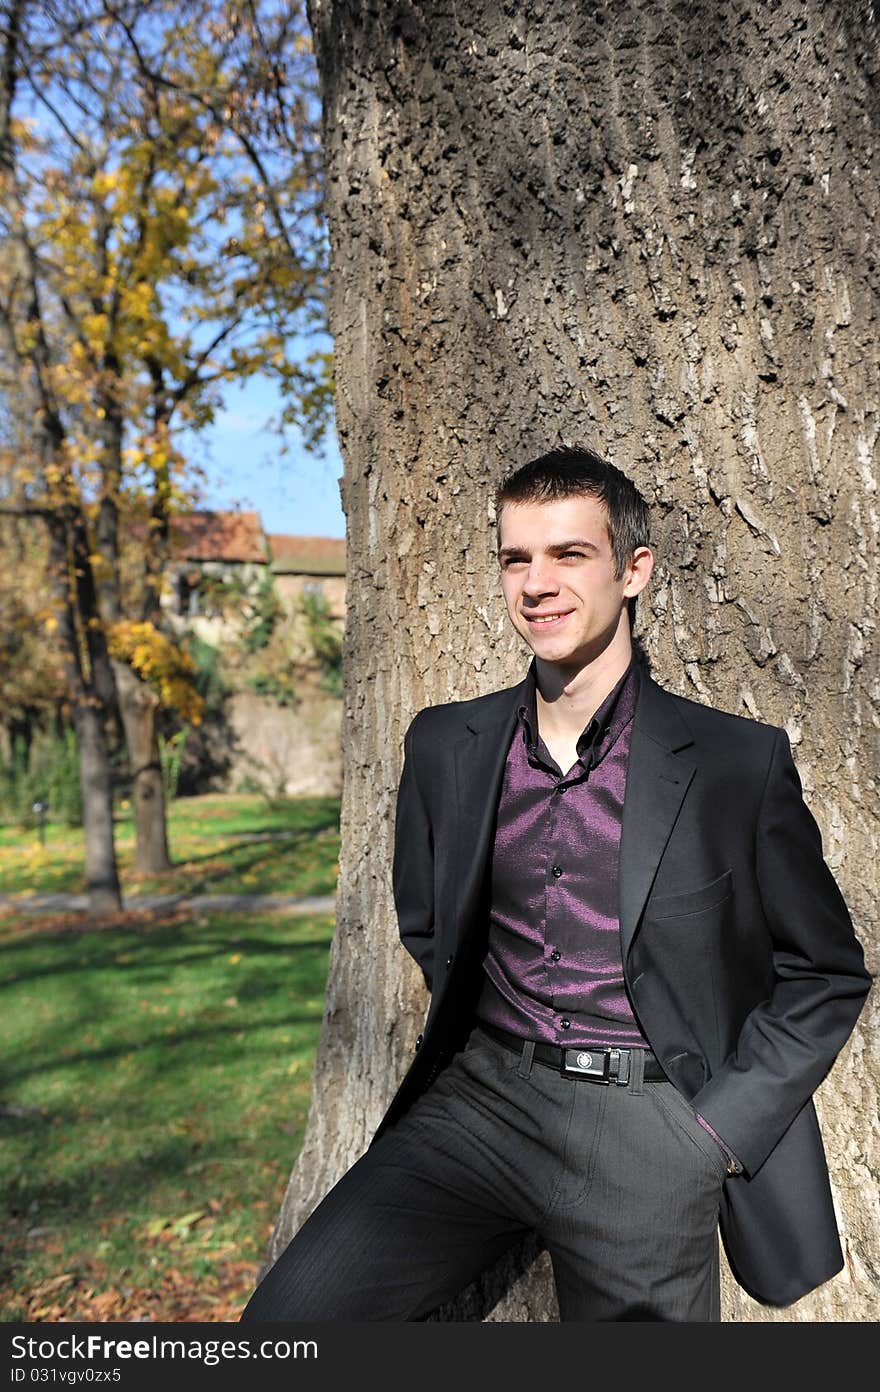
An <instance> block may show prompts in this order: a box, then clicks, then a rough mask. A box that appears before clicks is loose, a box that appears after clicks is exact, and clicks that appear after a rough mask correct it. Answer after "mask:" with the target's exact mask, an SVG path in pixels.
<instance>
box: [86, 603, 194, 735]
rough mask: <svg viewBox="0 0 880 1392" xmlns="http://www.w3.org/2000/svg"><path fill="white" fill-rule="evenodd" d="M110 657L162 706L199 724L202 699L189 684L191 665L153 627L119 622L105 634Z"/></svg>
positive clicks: (144, 624)
mask: <svg viewBox="0 0 880 1392" xmlns="http://www.w3.org/2000/svg"><path fill="white" fill-rule="evenodd" d="M107 642H108V646H109V649H110V656H111V657H112V658H114V659H115V661H117V662H127V663H128V665H129V666H130V667H132V668H133V669H134V671H135V672H137V674H138V676H139V677H140V678H141V679H142V680H143V681H145V682H148V683H149V685H150V686H151V687H152V688H153V690H154V691H155V692H156V694H157V696H158V697H159V700H160V701H161V703H162V705H163V706H165V707H166V709H168V710H173V711H175V712H176V713H177V715H178V716H179V717H180V719H181V720H184V721H186V722H188V723H189V724H190V725H200V724H201V722H202V714H203V712H204V708H205V702H204V699H203V698H202V697H201V696H200V695H199V693H198V691H196V688H195V686H194V685H193V680H192V679H193V675H194V673H195V670H196V668H195V663H194V662H193V660H192V658H191V657H190V656H189V653H187V652H185V651H184V649H183V648H180V647H178V646H177V644H176V643H172V642H171V640H170V639H169V638H166V636H165V634H164V633H160V632H159V630H158V629H157V628H156V626H155V625H154V624H151V623H133V622H132V621H131V620H129V619H123V620H122V621H121V622H119V623H115V624H113V625H112V626H111V627H110V629H109V631H108V634H107Z"/></svg>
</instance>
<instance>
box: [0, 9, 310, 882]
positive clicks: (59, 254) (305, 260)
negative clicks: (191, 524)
mask: <svg viewBox="0 0 880 1392" xmlns="http://www.w3.org/2000/svg"><path fill="white" fill-rule="evenodd" d="M6 9H7V10H8V17H9V24H8V27H7V37H6V48H5V63H4V69H3V71H4V74H5V94H4V99H5V107H6V110H7V112H8V119H7V120H6V123H5V127H4V129H5V136H4V164H5V168H6V176H5V179H4V187H3V210H4V221H5V224H6V228H7V233H8V236H9V238H10V243H11V245H12V246H13V247H14V248H16V251H17V254H16V255H15V256H14V257H12V258H10V261H9V264H8V265H7V267H6V268H5V275H2V277H0V281H2V283H0V324H2V327H3V331H4V339H5V343H4V347H5V349H6V356H7V359H8V362H9V365H10V367H9V371H10V373H11V380H10V381H9V382H8V384H7V392H9V393H11V394H12V397H13V399H15V398H16V396H17V400H18V404H19V411H20V413H21V412H22V411H28V410H29V403H28V402H27V392H26V391H25V390H23V387H24V386H25V383H26V381H27V379H28V377H29V376H30V377H31V378H32V385H33V384H37V383H38V385H39V390H40V392H41V393H42V394H43V396H44V397H45V400H46V403H47V404H46V405H45V407H43V408H42V410H43V414H42V415H41V417H40V419H41V420H42V419H43V416H46V414H47V412H49V411H51V416H52V420H53V422H54V424H53V431H54V435H55V437H56V438H54V439H53V442H52V450H53V451H54V455H53V460H54V462H53V463H52V464H51V465H49V464H47V463H46V461H45V459H41V460H40V462H39V465H38V467H37V468H36V469H34V468H32V467H31V466H30V462H29V461H26V463H25V468H24V469H23V470H22V469H21V468H19V469H18V471H17V481H18V483H19V485H20V486H21V487H22V488H23V490H24V493H25V498H24V502H23V503H20V504H19V506H20V507H27V506H30V508H31V510H32V511H35V512H38V513H39V514H40V515H42V516H44V517H46V518H47V519H55V520H56V524H57V519H58V517H59V513H60V511H63V510H64V509H70V508H71V507H72V506H73V507H75V508H76V509H77V510H78V513H79V515H80V532H81V534H82V537H83V545H84V546H86V547H87V551H86V552H85V553H84V554H83V555H81V556H79V557H78V558H77V561H76V570H77V573H78V574H79V573H82V576H83V584H84V585H85V586H86V588H91V589H92V590H94V597H95V604H96V609H95V612H94V613H88V614H86V613H84V614H83V615H82V616H80V624H81V626H82V628H83V630H84V631H88V630H89V627H90V626H91V627H95V628H96V627H99V626H100V625H101V624H102V625H103V626H104V629H105V630H106V633H107V635H108V636H109V642H110V646H109V660H110V669H111V678H112V680H111V683H110V688H108V695H107V699H108V700H109V699H111V698H110V694H109V692H110V689H112V690H114V691H115V695H116V698H117V700H118V705H119V710H120V713H121V717H122V723H123V726H124V730H125V735H126V742H127V746H128V752H129V762H130V765H131V772H132V782H133V792H132V800H133V805H134V812H135V823H136V829H137V859H136V864H137V868H138V869H140V870H145V871H154V872H155V871H159V870H162V869H165V868H167V867H168V864H169V858H168V848H167V838H166V831H165V814H164V800H163V796H162V782H161V774H160V767H159V754H158V743H157V724H156V720H157V710H158V707H159V705H160V702H161V691H157V682H156V681H154V680H152V679H151V678H153V677H155V675H156V674H157V672H158V671H159V670H160V669H161V671H163V672H167V670H168V664H169V662H170V663H171V665H172V667H173V666H174V662H173V655H172V654H171V653H170V652H169V648H168V642H167V639H164V638H163V637H162V635H161V634H160V632H159V627H160V617H161V611H160V590H161V583H162V571H163V565H164V561H165V557H166V554H167V548H168V525H169V518H170V515H171V512H172V511H173V510H174V509H175V508H178V509H179V508H180V506H181V505H182V503H183V502H184V500H185V498H186V496H187V495H188V494H189V493H191V488H192V479H191V475H190V476H189V477H187V470H186V461H185V459H184V457H183V455H182V453H181V451H180V449H179V447H178V445H177V444H176V441H175V435H176V433H177V432H179V431H180V429H181V428H182V427H186V428H189V429H195V430H198V429H199V428H202V427H204V426H206V425H208V424H209V423H210V422H211V420H212V419H213V415H214V412H215V411H216V408H217V405H218V403H219V402H220V400H221V398H222V389H223V387H224V386H225V385H226V384H228V383H229V382H232V381H241V380H242V379H244V378H246V377H248V376H252V375H254V374H255V373H257V372H260V373H264V374H265V373H272V374H274V375H275V376H276V377H277V378H278V379H279V380H280V382H281V384H282V387H283V389H284V390H285V391H286V393H287V397H288V403H289V406H288V413H287V414H288V416H289V417H290V418H292V419H298V420H299V421H301V422H302V423H304V424H305V425H306V426H307V428H308V429H309V430H310V431H311V432H312V434H313V435H314V434H316V433H319V432H320V430H321V429H322V428H323V424H324V421H325V418H326V410H327V402H328V399H329V382H328V377H327V362H326V357H325V355H321V354H319V353H318V354H313V355H311V356H310V357H308V358H307V359H306V360H305V361H303V358H302V354H301V352H299V351H298V350H297V348H296V345H295V343H294V339H295V336H296V335H297V334H302V333H308V332H309V331H310V330H311V329H314V328H315V327H320V325H321V324H322V323H323V314H322V273H323V231H322V228H321V224H320V220H319V218H318V216H317V196H318V186H317V177H316V169H317V166H316V163H315V159H314V139H313V132H312V126H313V116H312V111H313V102H312V99H311V95H310V82H311V70H312V69H311V57H310V54H309V52H308V44H307V42H306V39H305V37H304V35H303V32H302V23H301V22H300V20H299V16H298V13H297V12H296V10H295V9H294V10H291V11H290V12H289V13H281V12H279V11H278V10H277V7H275V6H273V5H271V4H265V5H263V4H247V5H242V6H228V5H225V4H218V3H213V0H190V3H188V4H186V5H178V4H171V3H168V2H167V0H161V3H158V2H157V3H154V4H152V5H151V6H149V7H146V6H143V5H141V4H139V3H119V4H113V3H102V4H98V5H96V6H95V8H94V9H93V10H92V11H90V12H87V13H84V12H83V10H82V7H81V6H79V5H76V4H73V3H66V0H58V3H55V4H53V5H51V6H42V5H34V4H31V3H28V0H14V3H10V4H9V5H7V6H6ZM16 113H18V114H17V116H16ZM35 326H36V327H35ZM35 333H36V337H34V335H35ZM61 455H63V459H61V458H60V457H59V456H61ZM61 482H63V497H62V495H61V494H60V493H59V492H58V487H59V484H60V483H61ZM53 490H54V491H53ZM133 513H134V514H136V515H139V516H140V517H141V519H142V521H143V526H142V528H141V531H140V537H141V539H142V548H143V556H144V562H143V566H142V567H141V573H140V576H139V586H138V588H137V592H136V593H134V594H132V593H128V594H126V593H125V591H124V587H123V581H122V571H121V564H120V557H121V540H120V528H121V524H122V523H123V522H124V520H125V519H126V517H128V518H129V520H130V518H131V515H132V514H133ZM65 535H69V528H68V530H67V531H66V532H65ZM59 545H60V541H59ZM95 642H96V643H97V644H98V645H99V646H100V645H101V644H103V643H104V637H103V635H101V636H96V638H95ZM186 671H187V663H186V659H185V657H183V656H181V657H180V658H179V660H178V662H177V670H176V676H175V681H176V686H177V688H178V689H179V690H182V682H183V678H184V676H185V674H186ZM166 685H167V683H166ZM193 699H194V698H193V696H192V694H191V695H190V710H189V711H188V715H189V717H190V718H192V714H193V710H192V705H193Z"/></svg>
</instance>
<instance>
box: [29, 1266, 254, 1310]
mask: <svg viewBox="0 0 880 1392" xmlns="http://www.w3.org/2000/svg"><path fill="white" fill-rule="evenodd" d="M258 1271H259V1263H258V1262H248V1261H228V1262H220V1263H218V1265H217V1267H216V1268H215V1270H214V1271H213V1272H212V1273H211V1274H210V1275H209V1276H206V1277H203V1278H201V1279H199V1280H196V1279H195V1278H194V1277H193V1276H192V1275H191V1274H188V1273H186V1272H182V1271H180V1270H179V1269H178V1268H177V1267H170V1268H169V1269H168V1270H166V1271H163V1273H162V1275H161V1278H160V1280H159V1282H158V1284H157V1285H156V1286H154V1287H148V1288H145V1289H138V1288H136V1287H132V1286H130V1285H125V1284H120V1285H117V1286H110V1287H105V1286H104V1281H105V1280H106V1277H107V1273H106V1271H102V1270H101V1268H100V1267H99V1266H98V1264H97V1263H96V1264H95V1265H94V1266H93V1267H92V1268H91V1269H89V1270H88V1271H80V1272H79V1273H74V1272H64V1273H62V1274H60V1275H58V1276H53V1277H51V1278H49V1279H48V1280H46V1281H41V1282H40V1284H39V1285H38V1286H34V1287H33V1289H32V1290H30V1291H28V1292H27V1293H26V1294H24V1295H23V1296H21V1295H20V1296H19V1297H18V1301H19V1302H21V1304H22V1305H23V1306H24V1311H23V1315H22V1318H23V1319H25V1320H27V1321H34V1322H36V1323H46V1322H62V1323H64V1322H69V1321H77V1322H78V1321H80V1320H83V1321H95V1322H100V1323H107V1322H109V1321H113V1320H118V1321H120V1322H125V1321H134V1320H148V1321H150V1322H152V1323H169V1324H170V1323H178V1322H184V1323H193V1322H196V1323H198V1322H200V1321H204V1322H206V1323H214V1322H220V1321H230V1322H232V1323H235V1322H236V1321H237V1320H238V1319H239V1316H240V1315H241V1312H242V1310H243V1309H244V1306H245V1304H246V1302H247V1300H248V1299H249V1297H250V1294H251V1292H252V1291H253V1289H254V1287H255V1286H256V1284H257V1274H258ZM102 1277H103V1278H104V1279H103V1280H102Z"/></svg>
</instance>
